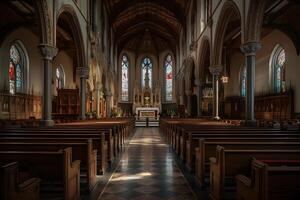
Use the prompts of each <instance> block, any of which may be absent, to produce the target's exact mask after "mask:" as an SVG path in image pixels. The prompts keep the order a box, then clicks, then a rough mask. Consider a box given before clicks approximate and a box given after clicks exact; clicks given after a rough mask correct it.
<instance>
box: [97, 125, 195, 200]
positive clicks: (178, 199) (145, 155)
mask: <svg viewBox="0 0 300 200" xmlns="http://www.w3.org/2000/svg"><path fill="white" fill-rule="evenodd" d="M162 199H164V200H183V199H184V200H193V199H196V198H195V196H194V194H193V192H192V191H191V189H190V188H189V186H188V184H187V182H186V180H185V179H184V177H183V175H182V173H181V172H180V170H179V168H178V167H177V165H176V162H175V160H173V158H172V153H171V150H170V149H169V148H168V146H167V145H166V143H165V142H164V140H163V139H162V137H161V136H160V134H159V129H158V128H137V129H136V133H135V135H134V137H133V138H132V140H131V142H130V144H129V147H128V149H127V150H126V151H125V153H124V154H123V157H122V159H121V161H120V164H119V165H118V167H117V170H116V171H115V173H114V174H113V176H112V178H111V179H110V181H109V183H108V185H107V187H106V188H105V190H104V193H103V194H102V195H101V197H100V200H162Z"/></svg>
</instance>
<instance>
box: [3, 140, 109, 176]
mask: <svg viewBox="0 0 300 200" xmlns="http://www.w3.org/2000/svg"><path fill="white" fill-rule="evenodd" d="M89 139H90V138H88V137H47V138H44V137H41V136H35V137H0V142H1V143H4V142H6V143H7V142H10V143H13V142H18V143H37V144H39V143H53V144H55V143H58V144H59V143H61V144H66V145H68V144H69V143H70V144H72V143H85V142H86V141H87V140H89ZM91 140H92V144H93V149H95V150H97V173H98V174H103V173H104V172H105V170H106V168H107V145H106V144H105V143H104V142H105V141H104V139H103V138H102V139H100V138H93V139H91ZM99 154H100V155H99Z"/></svg>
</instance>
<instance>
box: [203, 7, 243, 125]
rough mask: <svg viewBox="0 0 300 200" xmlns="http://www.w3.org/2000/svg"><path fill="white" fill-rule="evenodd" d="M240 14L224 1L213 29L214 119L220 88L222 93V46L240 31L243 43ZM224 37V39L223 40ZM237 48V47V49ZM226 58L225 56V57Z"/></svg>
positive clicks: (217, 109) (217, 110)
mask: <svg viewBox="0 0 300 200" xmlns="http://www.w3.org/2000/svg"><path fill="white" fill-rule="evenodd" d="M241 19H242V18H241V13H240V11H239V8H238V7H237V5H236V4H235V3H234V2H233V1H226V2H225V3H224V5H223V7H222V10H221V13H220V15H219V19H218V22H217V27H216V29H215V37H214V44H213V55H212V56H213V59H212V61H211V63H212V65H211V66H210V68H209V69H210V72H211V74H212V75H213V91H214V95H213V96H214V98H213V105H214V106H213V113H214V118H215V119H217V120H218V119H220V117H219V107H220V106H219V105H220V103H219V102H220V100H219V98H220V92H219V91H220V88H221V91H223V87H220V80H219V79H220V75H221V73H222V72H223V67H224V63H223V62H224V59H223V58H224V45H225V42H229V43H230V42H231V41H232V40H231V38H232V36H231V37H230V35H232V34H237V33H238V32H237V31H239V29H240V33H241V37H240V38H241V43H242V41H243V26H242V20H241ZM226 36H229V37H226ZM225 37H226V38H225ZM238 48H239V47H238ZM225 56H226V55H225Z"/></svg>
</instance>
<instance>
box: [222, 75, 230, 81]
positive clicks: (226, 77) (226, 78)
mask: <svg viewBox="0 0 300 200" xmlns="http://www.w3.org/2000/svg"><path fill="white" fill-rule="evenodd" d="M221 80H222V83H228V81H229V77H228V76H227V75H223V76H222V77H221Z"/></svg>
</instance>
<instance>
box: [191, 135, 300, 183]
mask: <svg viewBox="0 0 300 200" xmlns="http://www.w3.org/2000/svg"><path fill="white" fill-rule="evenodd" d="M218 145H221V146H222V147H224V148H225V149H238V150H239V149H244V150H251V149H266V150H267V149H271V150H272V149H276V148H277V149H281V148H283V149H287V148H289V149H292V150H293V149H300V138H299V139H298V140H294V139H282V138H279V139H277V138H271V139H270V138H263V139H262V138H232V139H231V138H226V139H224V138H221V139H207V140H205V139H199V147H198V148H196V159H195V176H196V178H197V180H198V181H199V184H200V185H201V186H203V185H205V177H206V175H207V173H208V172H209V158H210V157H216V147H217V146H218Z"/></svg>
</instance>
